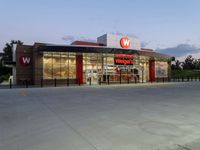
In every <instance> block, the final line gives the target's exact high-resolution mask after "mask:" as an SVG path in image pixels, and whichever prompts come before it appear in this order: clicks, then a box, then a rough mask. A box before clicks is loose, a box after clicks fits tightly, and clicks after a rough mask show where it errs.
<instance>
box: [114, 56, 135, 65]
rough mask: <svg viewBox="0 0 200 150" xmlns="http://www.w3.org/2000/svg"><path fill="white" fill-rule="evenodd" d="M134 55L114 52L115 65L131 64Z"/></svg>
mask: <svg viewBox="0 0 200 150" xmlns="http://www.w3.org/2000/svg"><path fill="white" fill-rule="evenodd" d="M133 58H134V55H128V54H115V58H114V61H115V65H133V63H134V61H133Z"/></svg>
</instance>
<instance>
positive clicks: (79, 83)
mask: <svg viewBox="0 0 200 150" xmlns="http://www.w3.org/2000/svg"><path fill="white" fill-rule="evenodd" d="M78 85H79V86H81V80H80V78H78Z"/></svg>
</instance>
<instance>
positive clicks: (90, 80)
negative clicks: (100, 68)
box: [89, 77, 92, 86]
mask: <svg viewBox="0 0 200 150" xmlns="http://www.w3.org/2000/svg"><path fill="white" fill-rule="evenodd" d="M89 82H90V86H91V85H92V79H91V77H90V78H89Z"/></svg>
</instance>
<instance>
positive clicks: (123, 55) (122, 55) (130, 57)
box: [115, 54, 135, 59]
mask: <svg viewBox="0 0 200 150" xmlns="http://www.w3.org/2000/svg"><path fill="white" fill-rule="evenodd" d="M115 57H119V58H129V59H133V58H134V57H135V56H134V55H129V54H115Z"/></svg>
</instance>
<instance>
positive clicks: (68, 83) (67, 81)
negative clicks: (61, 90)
mask: <svg viewBox="0 0 200 150" xmlns="http://www.w3.org/2000/svg"><path fill="white" fill-rule="evenodd" d="M67 86H69V78H67Z"/></svg>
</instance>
